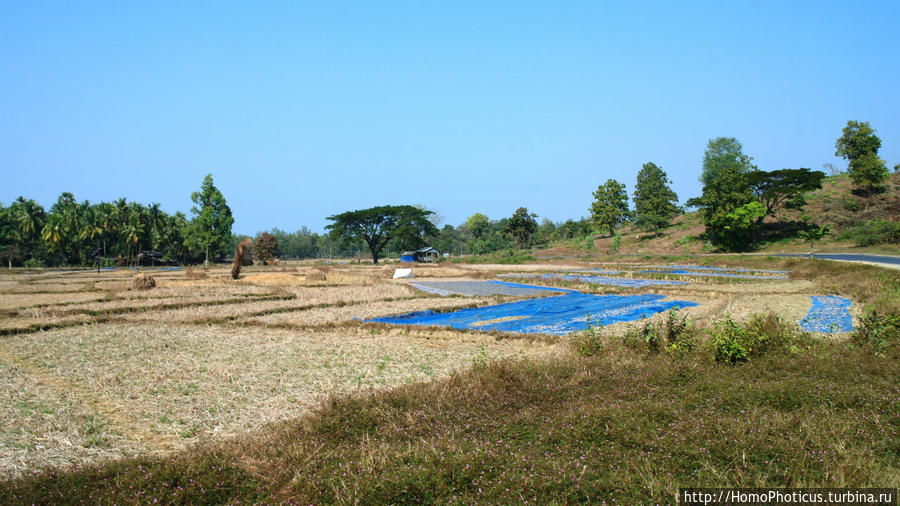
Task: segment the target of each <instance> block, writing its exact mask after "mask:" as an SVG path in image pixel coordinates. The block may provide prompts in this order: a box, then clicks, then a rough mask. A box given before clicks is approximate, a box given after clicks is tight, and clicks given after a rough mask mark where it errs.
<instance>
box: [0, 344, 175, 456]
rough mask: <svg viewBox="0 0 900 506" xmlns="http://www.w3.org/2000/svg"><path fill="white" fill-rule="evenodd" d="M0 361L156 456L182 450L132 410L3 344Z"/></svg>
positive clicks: (0, 349)
mask: <svg viewBox="0 0 900 506" xmlns="http://www.w3.org/2000/svg"><path fill="white" fill-rule="evenodd" d="M0 360H2V361H3V362H6V363H7V364H9V365H11V366H13V367H15V368H17V369H19V370H21V371H22V372H23V373H24V374H26V375H28V376H30V377H31V378H32V379H33V380H34V381H36V382H37V383H39V384H41V385H44V386H46V387H48V388H50V389H51V390H53V391H55V392H58V393H66V394H71V395H72V396H74V397H75V398H76V399H77V400H78V402H80V403H81V404H83V405H84V406H86V407H87V408H89V409H91V410H93V411H94V412H95V413H96V414H97V415H98V416H99V417H100V418H101V419H103V420H104V421H105V422H107V423H109V424H110V425H111V426H112V428H114V429H115V430H117V431H118V432H119V433H120V434H121V435H122V436H123V437H125V438H126V439H129V440H131V441H135V442H137V443H139V444H140V445H141V446H142V447H143V448H147V449H148V450H149V451H151V452H154V453H157V452H159V453H164V452H170V451H173V450H177V449H179V448H181V447H183V446H184V445H183V443H182V442H181V441H180V440H179V438H178V436H177V435H174V434H173V435H168V434H157V433H154V432H151V431H149V430H147V429H146V428H145V425H146V424H145V423H144V422H141V421H139V420H135V419H134V418H132V417H130V416H129V415H128V413H129V411H130V410H129V408H128V407H127V406H122V405H119V404H118V403H115V402H112V401H110V400H109V399H107V398H105V397H104V396H102V395H101V394H98V393H96V392H94V391H92V390H90V389H88V388H86V387H84V386H83V385H81V384H79V383H76V382H73V381H72V380H70V379H67V378H64V377H62V376H59V375H56V374H54V373H53V372H52V371H49V370H47V369H46V368H44V367H41V366H39V365H36V364H34V363H33V362H31V361H30V360H28V359H27V358H25V357H21V356H19V355H17V354H16V353H14V352H12V351H11V350H9V349H8V348H7V347H6V345H5V344H4V343H3V342H0Z"/></svg>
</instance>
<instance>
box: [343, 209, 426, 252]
mask: <svg viewBox="0 0 900 506" xmlns="http://www.w3.org/2000/svg"><path fill="white" fill-rule="evenodd" d="M432 214H434V213H433V212H432V211H428V210H426V209H420V208H418V207H415V206H408V205H404V206H378V207H371V208H369V209H362V210H358V211H347V212H345V213H341V214H335V215H332V216H328V217H327V218H326V219H328V220H330V221H332V222H333V223H331V224H330V225H328V226H327V227H325V229H326V230H330V231H331V233H330V235H331V238H332V239H338V238H345V239H352V240H361V241H364V242H365V243H366V245H367V246H368V247H369V251H371V253H372V263H375V264H377V263H378V258H379V256H380V255H381V251H382V250H383V249H384V247H385V246H386V245H387V244H388V242H390V241H391V240H392V239H394V235H395V234H396V233H397V231H398V229H399V228H400V227H402V228H403V229H404V230H406V231H408V227H414V228H415V229H416V230H418V234H419V236H425V235H436V234H437V233H438V230H437V228H436V227H435V226H434V224H433V223H431V221H429V219H428V217H429V216H431V215H432Z"/></svg>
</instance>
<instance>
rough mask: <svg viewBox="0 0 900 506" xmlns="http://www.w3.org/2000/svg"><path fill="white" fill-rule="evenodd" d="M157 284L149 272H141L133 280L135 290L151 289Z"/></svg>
mask: <svg viewBox="0 0 900 506" xmlns="http://www.w3.org/2000/svg"><path fill="white" fill-rule="evenodd" d="M155 286H156V280H155V279H153V278H152V277H151V276H150V275H149V274H146V273H143V272H139V273H137V274H135V275H134V278H132V280H131V287H132V288H133V289H135V290H149V289H151V288H153V287H155Z"/></svg>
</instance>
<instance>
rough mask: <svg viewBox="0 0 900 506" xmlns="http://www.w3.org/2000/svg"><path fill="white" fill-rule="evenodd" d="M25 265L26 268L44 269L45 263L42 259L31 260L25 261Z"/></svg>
mask: <svg viewBox="0 0 900 506" xmlns="http://www.w3.org/2000/svg"><path fill="white" fill-rule="evenodd" d="M23 265H25V267H31V268H36V267H44V261H43V260H41V259H40V258H29V259H28V260H25V263H24V264H23Z"/></svg>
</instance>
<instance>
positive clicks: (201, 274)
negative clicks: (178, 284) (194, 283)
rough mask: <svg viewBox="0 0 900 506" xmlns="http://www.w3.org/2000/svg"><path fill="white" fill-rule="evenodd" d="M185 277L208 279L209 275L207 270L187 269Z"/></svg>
mask: <svg viewBox="0 0 900 506" xmlns="http://www.w3.org/2000/svg"><path fill="white" fill-rule="evenodd" d="M184 277H186V278H188V279H206V278H208V277H209V275H208V274H207V273H206V272H205V271H200V270H194V269H187V270H185V271H184Z"/></svg>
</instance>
